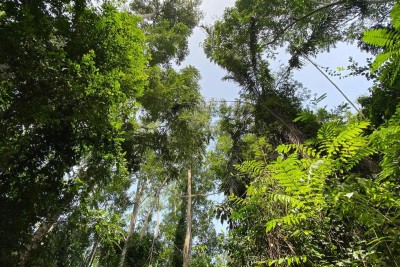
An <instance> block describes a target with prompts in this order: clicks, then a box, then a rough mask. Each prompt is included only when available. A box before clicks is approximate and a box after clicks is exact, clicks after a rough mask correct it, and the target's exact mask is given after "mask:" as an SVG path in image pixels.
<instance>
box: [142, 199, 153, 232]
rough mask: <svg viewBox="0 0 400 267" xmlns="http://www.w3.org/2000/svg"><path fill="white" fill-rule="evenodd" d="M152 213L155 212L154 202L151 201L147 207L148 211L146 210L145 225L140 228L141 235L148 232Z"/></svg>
mask: <svg viewBox="0 0 400 267" xmlns="http://www.w3.org/2000/svg"><path fill="white" fill-rule="evenodd" d="M152 213H153V203H150V205H149V207H148V208H147V211H146V218H145V219H144V222H143V227H142V229H141V230H140V235H141V236H144V235H145V234H146V233H147V231H148V229H149V220H150V217H151V214H152Z"/></svg>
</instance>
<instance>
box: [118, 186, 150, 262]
mask: <svg viewBox="0 0 400 267" xmlns="http://www.w3.org/2000/svg"><path fill="white" fill-rule="evenodd" d="M144 186H145V181H144V178H141V179H138V184H137V189H136V193H135V198H134V200H133V211H132V215H131V221H130V223H129V228H128V232H127V234H126V240H125V244H124V247H123V248H122V253H121V259H120V261H119V264H118V267H123V266H124V262H125V257H126V252H127V250H128V242H129V239H130V238H131V236H132V234H133V232H134V231H135V225H136V219H137V216H138V213H139V208H140V201H141V199H142V195H143V191H144Z"/></svg>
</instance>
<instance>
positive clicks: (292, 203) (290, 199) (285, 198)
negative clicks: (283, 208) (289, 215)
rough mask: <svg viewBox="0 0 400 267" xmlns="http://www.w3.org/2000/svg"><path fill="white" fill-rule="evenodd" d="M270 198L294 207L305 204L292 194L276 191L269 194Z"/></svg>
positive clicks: (300, 206)
mask: <svg viewBox="0 0 400 267" xmlns="http://www.w3.org/2000/svg"><path fill="white" fill-rule="evenodd" d="M269 199H270V200H271V201H274V202H281V203H283V204H289V205H290V206H292V207H293V208H296V209H300V208H302V207H303V206H304V202H303V201H300V200H298V199H296V198H294V197H292V196H289V195H283V194H279V193H274V194H270V195H269Z"/></svg>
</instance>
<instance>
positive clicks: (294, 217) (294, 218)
mask: <svg viewBox="0 0 400 267" xmlns="http://www.w3.org/2000/svg"><path fill="white" fill-rule="evenodd" d="M308 215H309V214H308V213H291V214H288V215H286V216H283V217H280V218H276V219H273V220H270V221H268V222H267V224H266V225H265V232H266V233H269V232H271V231H272V230H274V229H275V228H276V226H277V225H298V224H300V223H301V222H302V221H304V220H306V219H307V218H308Z"/></svg>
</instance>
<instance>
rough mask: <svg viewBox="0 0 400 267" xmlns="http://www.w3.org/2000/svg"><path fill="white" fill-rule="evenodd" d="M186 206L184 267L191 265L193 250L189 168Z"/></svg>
mask: <svg viewBox="0 0 400 267" xmlns="http://www.w3.org/2000/svg"><path fill="white" fill-rule="evenodd" d="M187 179H188V180H187V182H188V184H187V206H186V235H185V243H184V244H183V267H189V265H190V258H191V254H192V253H191V252H192V251H191V250H192V171H191V170H190V169H189V170H188V177H187Z"/></svg>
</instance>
